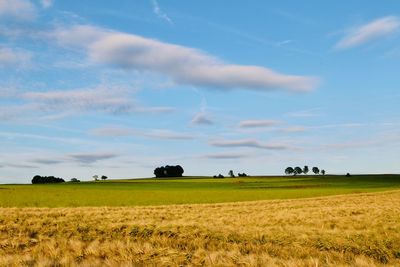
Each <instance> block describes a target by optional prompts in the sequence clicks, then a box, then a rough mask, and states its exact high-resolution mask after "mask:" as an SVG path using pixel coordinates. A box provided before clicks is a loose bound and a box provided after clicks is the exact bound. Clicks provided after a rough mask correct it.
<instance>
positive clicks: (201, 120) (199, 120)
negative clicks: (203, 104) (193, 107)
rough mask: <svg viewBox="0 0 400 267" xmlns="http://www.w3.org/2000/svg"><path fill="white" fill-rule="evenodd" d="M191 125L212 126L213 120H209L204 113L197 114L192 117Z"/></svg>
mask: <svg viewBox="0 0 400 267" xmlns="http://www.w3.org/2000/svg"><path fill="white" fill-rule="evenodd" d="M191 123H192V124H195V125H212V124H214V122H213V120H212V119H210V118H209V116H208V114H207V113H206V112H199V113H197V114H196V115H195V116H194V117H193V119H192V121H191Z"/></svg>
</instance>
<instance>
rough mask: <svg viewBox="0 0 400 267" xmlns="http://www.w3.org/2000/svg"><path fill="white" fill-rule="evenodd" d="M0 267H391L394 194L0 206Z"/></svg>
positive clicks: (395, 234) (395, 253)
mask: <svg viewBox="0 0 400 267" xmlns="http://www.w3.org/2000/svg"><path fill="white" fill-rule="evenodd" d="M0 222H1V226H0V239H1V240H0V265H1V266H143V265H146V266H147V265H151V266H177V265H187V266H200V265H202V266H203V265H206V266H238V265H239V266H348V265H351V266H381V265H391V266H400V191H391V192H384V193H369V194H356V195H347V196H334V197H322V198H312V199H300V200H270V201H256V202H238V203H225V204H195V205H170V206H157V207H156V206H154V207H123V208H108V207H104V208H83V207H82V208H51V209H50V208H1V209H0Z"/></svg>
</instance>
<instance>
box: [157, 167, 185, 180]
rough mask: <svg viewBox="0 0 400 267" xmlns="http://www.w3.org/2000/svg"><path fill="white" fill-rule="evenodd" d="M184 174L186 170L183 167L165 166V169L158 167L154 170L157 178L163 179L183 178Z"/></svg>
mask: <svg viewBox="0 0 400 267" xmlns="http://www.w3.org/2000/svg"><path fill="white" fill-rule="evenodd" d="M183 173H184V170H183V168H182V166H180V165H176V166H169V165H167V166H163V167H158V168H155V169H154V175H155V176H156V177H157V178H162V177H182V174H183Z"/></svg>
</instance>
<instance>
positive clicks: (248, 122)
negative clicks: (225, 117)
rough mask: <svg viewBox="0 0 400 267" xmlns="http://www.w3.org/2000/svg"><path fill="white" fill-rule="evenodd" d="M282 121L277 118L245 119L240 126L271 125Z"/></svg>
mask: <svg viewBox="0 0 400 267" xmlns="http://www.w3.org/2000/svg"><path fill="white" fill-rule="evenodd" d="M279 123H280V122H279V121H275V120H244V121H241V122H240V123H239V127H240V128H253V127H271V126H275V125H278V124H279Z"/></svg>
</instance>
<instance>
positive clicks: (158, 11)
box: [151, 0, 173, 24]
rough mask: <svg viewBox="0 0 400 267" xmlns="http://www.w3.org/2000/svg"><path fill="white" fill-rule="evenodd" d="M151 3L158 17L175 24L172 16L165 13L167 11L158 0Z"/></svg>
mask: <svg viewBox="0 0 400 267" xmlns="http://www.w3.org/2000/svg"><path fill="white" fill-rule="evenodd" d="M151 4H152V5H153V12H154V14H156V15H157V17H159V18H160V19H163V20H165V21H166V22H168V23H169V24H173V22H172V20H171V18H170V17H168V15H167V14H165V13H164V12H163V11H162V10H161V8H160V5H159V4H158V2H157V0H151Z"/></svg>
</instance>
